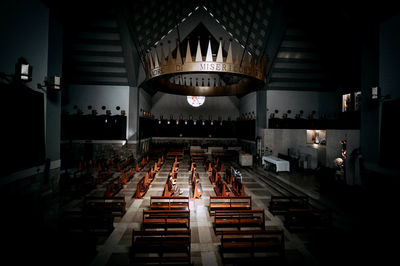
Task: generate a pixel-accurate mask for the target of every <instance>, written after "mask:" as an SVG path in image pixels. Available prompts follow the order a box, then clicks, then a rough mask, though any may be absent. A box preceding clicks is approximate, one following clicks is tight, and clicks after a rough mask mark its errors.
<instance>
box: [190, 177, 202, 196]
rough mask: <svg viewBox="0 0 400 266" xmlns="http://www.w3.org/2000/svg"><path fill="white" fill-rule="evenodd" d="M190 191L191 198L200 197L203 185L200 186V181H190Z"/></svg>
mask: <svg viewBox="0 0 400 266" xmlns="http://www.w3.org/2000/svg"><path fill="white" fill-rule="evenodd" d="M192 193H193V198H195V199H200V198H201V195H203V187H202V186H201V184H200V182H198V181H194V182H193V183H192Z"/></svg>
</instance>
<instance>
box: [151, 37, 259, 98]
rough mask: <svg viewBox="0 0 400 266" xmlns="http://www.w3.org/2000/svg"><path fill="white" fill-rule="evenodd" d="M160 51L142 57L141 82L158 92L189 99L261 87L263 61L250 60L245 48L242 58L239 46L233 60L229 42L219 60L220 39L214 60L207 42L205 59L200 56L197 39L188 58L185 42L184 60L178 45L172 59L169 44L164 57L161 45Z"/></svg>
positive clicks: (231, 93) (237, 92)
mask: <svg viewBox="0 0 400 266" xmlns="http://www.w3.org/2000/svg"><path fill="white" fill-rule="evenodd" d="M160 48H161V55H160V56H159V55H158V53H157V49H155V50H154V51H149V52H147V54H146V56H145V58H144V65H145V71H146V80H145V83H146V84H147V85H150V86H151V87H153V88H155V89H157V90H159V91H163V92H167V93H172V94H181V95H193V96H222V95H241V94H246V93H248V92H250V91H255V90H257V89H259V88H261V87H262V86H263V85H264V84H265V75H266V74H265V73H266V60H264V58H263V57H257V56H255V55H253V56H252V57H251V59H250V58H249V53H248V51H247V49H245V51H244V55H242V54H241V53H242V49H241V48H240V46H239V47H238V54H237V56H236V58H233V56H232V42H230V43H229V48H228V53H227V57H223V54H222V41H221V40H220V42H219V48H218V52H217V54H216V55H217V56H216V57H215V56H213V53H212V51H211V41H210V40H209V41H208V47H207V54H206V56H203V55H202V54H201V46H200V39H199V40H198V44H197V50H196V56H195V57H192V54H191V47H190V42H189V41H188V42H187V49H186V57H182V55H181V50H180V43H179V42H178V43H177V49H176V57H175V58H174V57H173V56H172V51H171V46H170V45H168V56H167V58H166V57H165V54H164V49H163V47H162V44H161V47H160ZM159 58H160V59H159Z"/></svg>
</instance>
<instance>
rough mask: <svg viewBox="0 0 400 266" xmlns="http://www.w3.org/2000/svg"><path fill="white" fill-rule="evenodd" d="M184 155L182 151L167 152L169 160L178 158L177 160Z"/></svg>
mask: <svg viewBox="0 0 400 266" xmlns="http://www.w3.org/2000/svg"><path fill="white" fill-rule="evenodd" d="M183 156H184V151H183V150H181V151H168V152H167V159H169V160H171V159H178V160H182V159H183Z"/></svg>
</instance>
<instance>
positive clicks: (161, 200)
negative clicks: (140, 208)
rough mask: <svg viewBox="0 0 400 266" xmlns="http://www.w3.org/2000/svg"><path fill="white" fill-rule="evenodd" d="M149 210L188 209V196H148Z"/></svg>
mask: <svg viewBox="0 0 400 266" xmlns="http://www.w3.org/2000/svg"><path fill="white" fill-rule="evenodd" d="M150 209H151V210H189V197H181V196H172V197H160V196H151V197H150Z"/></svg>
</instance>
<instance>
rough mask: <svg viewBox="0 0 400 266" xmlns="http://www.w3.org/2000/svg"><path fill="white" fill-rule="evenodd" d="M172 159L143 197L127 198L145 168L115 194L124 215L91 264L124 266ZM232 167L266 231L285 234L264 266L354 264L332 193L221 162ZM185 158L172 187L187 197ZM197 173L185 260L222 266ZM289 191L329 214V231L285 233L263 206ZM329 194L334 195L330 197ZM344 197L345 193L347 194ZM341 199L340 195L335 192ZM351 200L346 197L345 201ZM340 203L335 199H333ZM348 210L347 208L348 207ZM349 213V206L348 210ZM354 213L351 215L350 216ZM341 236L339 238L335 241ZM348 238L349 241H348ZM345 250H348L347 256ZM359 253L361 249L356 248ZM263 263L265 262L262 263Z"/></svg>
mask: <svg viewBox="0 0 400 266" xmlns="http://www.w3.org/2000/svg"><path fill="white" fill-rule="evenodd" d="M171 165H172V161H166V163H165V164H164V165H163V166H162V169H161V171H160V172H159V173H158V174H157V176H156V178H155V179H154V181H153V182H152V184H151V187H150V189H149V190H148V192H147V193H146V195H145V197H144V198H143V199H132V198H131V197H132V195H133V194H134V193H135V190H136V185H137V182H138V181H139V180H140V178H142V176H143V175H144V174H143V173H145V172H146V171H147V170H148V167H150V166H147V167H146V168H145V169H144V170H142V172H141V173H137V174H136V175H135V177H134V178H133V179H132V180H131V181H130V182H129V183H128V184H127V185H126V187H125V188H124V189H122V190H121V191H120V193H119V194H118V196H125V199H126V201H127V212H126V214H125V215H124V216H123V217H122V218H121V219H116V220H115V223H114V226H115V229H114V231H113V232H112V233H111V234H110V235H109V236H108V237H107V238H105V239H103V241H100V242H98V245H97V247H96V249H97V254H96V255H95V257H94V258H93V260H92V262H91V265H128V264H129V256H128V252H129V248H130V246H131V241H132V230H133V229H134V230H140V229H141V222H142V212H143V210H144V209H147V208H148V207H149V203H150V197H151V196H161V195H162V193H163V190H164V185H165V182H166V179H167V175H168V171H169V169H170V168H171ZM230 166H233V167H235V168H236V169H239V171H240V172H241V173H242V176H243V179H242V182H243V183H244V185H245V191H246V194H247V195H249V196H251V197H252V203H253V209H264V210H265V215H266V221H265V225H266V227H279V228H283V229H284V234H285V261H284V262H282V261H280V260H272V261H268V264H269V265H276V264H277V265H338V263H340V262H341V260H343V258H344V257H345V256H347V255H349V254H350V255H351V256H350V257H349V258H348V259H347V260H349V261H353V260H354V261H357V259H358V257H357V256H358V255H359V254H360V253H361V251H362V249H361V248H359V247H358V246H352V245H359V240H360V239H357V240H354V238H357V236H358V234H355V236H351V237H348V236H347V235H346V234H347V233H346V232H349V231H346V230H350V229H349V228H354V227H352V226H354V224H352V223H354V221H355V218H354V216H357V215H358V213H357V214H355V215H353V216H351V215H350V216H347V214H349V213H352V212H351V211H349V210H347V211H346V208H344V209H343V208H341V207H343V206H340V205H338V204H336V202H337V201H335V197H336V198H337V195H336V194H335V193H331V194H329V193H327V194H321V193H320V191H319V188H320V186H319V181H318V180H317V179H316V178H315V176H314V175H313V174H311V173H304V172H295V171H292V172H290V173H285V172H280V173H278V174H277V173H272V172H267V171H265V170H264V169H262V167H258V166H255V167H241V166H239V165H238V164H237V163H235V162H224V167H230ZM188 169H189V160H188V158H187V157H185V159H184V160H183V161H182V162H180V168H179V172H178V179H177V184H178V186H179V187H180V188H181V191H182V192H183V194H182V196H189V197H190V196H191V195H190V193H191V191H190V188H189V183H188V180H189V179H188V176H189V172H188V171H187V170H188ZM197 172H199V175H200V182H201V184H202V188H203V195H202V198H201V199H191V200H190V211H191V224H190V228H191V231H192V241H191V242H192V244H191V250H192V252H191V256H192V263H193V264H194V265H223V264H222V262H221V256H220V253H219V243H220V239H219V237H218V236H216V235H215V233H214V231H213V227H212V220H213V219H212V218H210V215H209V212H208V202H209V197H210V196H215V192H214V189H213V186H212V184H211V183H210V181H209V177H208V174H207V173H206V172H205V170H204V168H203V166H202V165H200V164H199V165H198V167H197ZM103 191H104V190H103V189H102V187H100V186H99V187H98V189H97V192H96V191H94V192H93V193H99V194H101V193H103ZM287 191H290V192H291V193H295V194H307V195H308V196H310V197H311V199H314V200H313V201H312V202H313V204H316V205H318V206H319V207H322V208H328V209H329V210H330V211H332V224H333V227H332V228H331V229H330V230H329V231H326V232H324V234H323V235H321V234H320V232H318V233H315V232H313V231H310V230H305V231H300V232H290V231H288V230H286V228H285V227H284V225H283V221H282V217H279V216H274V215H272V214H271V213H270V212H269V211H268V204H269V201H270V198H271V195H280V194H281V193H286V192H287ZM332 194H334V195H336V196H335V197H332ZM348 194H349V193H348ZM341 195H342V196H343V197H344V196H345V195H344V194H341ZM350 198H351V197H350ZM339 202H340V201H339ZM349 208H350V207H349ZM350 209H351V208H350ZM352 214H354V213H352ZM343 236H344V238H343V239H342V238H341V237H343ZM348 239H350V240H352V241H348ZM349 247H353V251H354V253H352V252H353V251H352V252H349V251H348V249H349ZM360 249H361V250H360ZM266 263H267V262H266Z"/></svg>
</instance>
